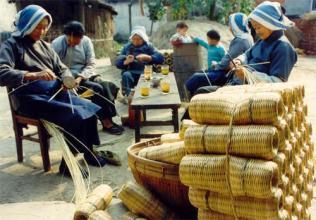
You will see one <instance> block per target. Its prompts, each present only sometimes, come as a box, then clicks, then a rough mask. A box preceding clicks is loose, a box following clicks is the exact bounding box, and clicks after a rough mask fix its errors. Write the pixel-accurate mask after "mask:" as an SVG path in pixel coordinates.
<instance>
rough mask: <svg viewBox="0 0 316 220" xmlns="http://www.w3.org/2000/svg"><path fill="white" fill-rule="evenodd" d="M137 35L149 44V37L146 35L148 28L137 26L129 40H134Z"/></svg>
mask: <svg viewBox="0 0 316 220" xmlns="http://www.w3.org/2000/svg"><path fill="white" fill-rule="evenodd" d="M135 35H138V36H140V37H141V38H142V39H143V40H144V41H145V42H146V43H148V41H149V37H148V35H147V34H146V28H145V27H144V26H135V27H134V28H133V30H132V33H131V36H130V38H129V39H130V40H132V38H133V37H134V36H135Z"/></svg>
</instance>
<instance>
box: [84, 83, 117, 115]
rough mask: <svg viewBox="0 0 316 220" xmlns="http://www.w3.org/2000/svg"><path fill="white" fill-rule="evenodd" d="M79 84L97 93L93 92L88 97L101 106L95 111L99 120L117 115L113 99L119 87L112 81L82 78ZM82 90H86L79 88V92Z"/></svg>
mask: <svg viewBox="0 0 316 220" xmlns="http://www.w3.org/2000/svg"><path fill="white" fill-rule="evenodd" d="M80 86H84V87H86V88H89V89H91V90H93V91H94V92H95V93H97V94H94V95H93V96H92V97H91V98H90V99H91V101H92V102H93V103H94V104H96V105H98V106H100V107H101V110H99V111H98V112H97V116H98V118H99V119H100V120H104V119H110V120H111V119H112V117H114V116H116V115H117V112H116V108H115V99H116V96H117V92H118V90H119V88H118V87H117V86H116V85H115V84H114V83H111V82H106V81H101V80H100V81H98V82H93V81H90V80H82V81H81V83H80ZM84 91H86V89H85V88H82V87H81V88H79V93H83V92H84ZM98 94H99V95H98ZM100 95H101V96H100Z"/></svg>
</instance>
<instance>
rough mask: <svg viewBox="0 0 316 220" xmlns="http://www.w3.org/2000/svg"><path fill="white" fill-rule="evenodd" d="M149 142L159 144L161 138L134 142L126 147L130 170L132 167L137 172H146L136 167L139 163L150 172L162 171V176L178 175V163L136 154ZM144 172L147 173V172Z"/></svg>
mask: <svg viewBox="0 0 316 220" xmlns="http://www.w3.org/2000/svg"><path fill="white" fill-rule="evenodd" d="M150 143H152V144H160V143H161V140H160V138H154V139H150V140H147V141H142V142H138V143H135V144H133V145H131V146H130V147H128V148H127V159H128V163H129V167H130V168H131V169H132V170H133V169H134V170H136V171H137V172H141V173H146V172H142V170H141V169H137V166H138V165H141V166H142V167H143V168H145V167H147V168H149V170H151V171H152V172H157V173H162V175H163V176H166V175H169V176H170V175H174V176H179V165H176V164H168V163H163V162H159V161H154V160H149V159H147V158H143V157H140V156H138V155H137V153H138V152H139V151H140V150H141V149H143V148H145V147H149V146H150V145H148V144H150ZM152 146H153V145H152ZM132 164H134V165H132ZM150 168H152V169H150ZM146 174H147V175H148V173H146Z"/></svg>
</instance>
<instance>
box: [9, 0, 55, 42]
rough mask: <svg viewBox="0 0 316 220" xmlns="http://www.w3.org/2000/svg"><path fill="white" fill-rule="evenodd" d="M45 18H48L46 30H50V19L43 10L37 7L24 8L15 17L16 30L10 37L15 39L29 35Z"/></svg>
mask: <svg viewBox="0 0 316 220" xmlns="http://www.w3.org/2000/svg"><path fill="white" fill-rule="evenodd" d="M45 17H47V18H48V28H50V26H51V24H52V17H51V15H50V14H49V13H48V12H47V11H46V10H45V9H44V8H42V7H40V6H38V5H29V6H27V7H25V8H24V9H22V10H21V11H19V12H18V13H17V15H16V17H15V21H14V25H15V26H16V30H15V32H14V33H13V34H12V35H13V36H17V37H25V36H26V35H29V34H30V33H32V31H33V30H34V29H35V28H36V27H37V25H38V24H39V23H40V22H41V21H42V20H43V18H45Z"/></svg>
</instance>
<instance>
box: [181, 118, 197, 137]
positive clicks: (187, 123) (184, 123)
mask: <svg viewBox="0 0 316 220" xmlns="http://www.w3.org/2000/svg"><path fill="white" fill-rule="evenodd" d="M197 125H199V124H198V123H196V122H194V121H192V120H188V119H183V120H182V123H181V125H180V132H179V135H180V138H181V139H184V134H185V131H186V130H187V129H188V128H189V127H192V126H197Z"/></svg>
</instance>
